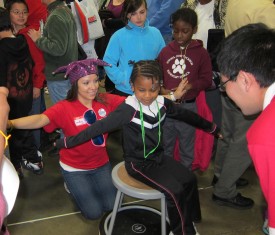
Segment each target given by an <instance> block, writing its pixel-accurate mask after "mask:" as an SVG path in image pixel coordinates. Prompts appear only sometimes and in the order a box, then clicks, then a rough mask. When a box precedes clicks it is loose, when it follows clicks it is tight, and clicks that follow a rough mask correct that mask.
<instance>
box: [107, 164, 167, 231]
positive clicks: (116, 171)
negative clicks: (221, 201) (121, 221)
mask: <svg viewBox="0 0 275 235" xmlns="http://www.w3.org/2000/svg"><path fill="white" fill-rule="evenodd" d="M112 180H113V184H114V186H115V187H116V188H117V195H116V199H115V204H114V209H113V212H112V213H111V214H110V216H111V221H110V225H109V228H108V231H107V234H108V235H111V234H112V231H113V228H114V224H115V219H116V215H117V213H118V211H120V210H127V206H123V207H121V204H122V200H123V197H124V195H128V196H130V197H133V198H138V199H143V200H156V199H160V200H161V211H160V212H159V211H157V210H155V209H153V208H150V207H145V206H142V207H143V208H147V209H148V210H150V211H152V212H154V213H157V214H160V215H161V235H166V201H165V196H164V194H163V193H161V192H159V191H158V190H155V189H153V188H151V187H149V186H148V185H146V184H144V183H142V182H140V181H138V180H136V179H134V178H132V177H131V176H129V175H128V173H127V171H126V169H125V165H124V162H121V163H119V164H117V165H116V166H115V167H114V168H113V170H112ZM132 207H133V206H130V207H129V208H132ZM137 207H140V206H137Z"/></svg>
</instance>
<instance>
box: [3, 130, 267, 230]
mask: <svg viewBox="0 0 275 235" xmlns="http://www.w3.org/2000/svg"><path fill="white" fill-rule="evenodd" d="M117 140H118V136H117V133H114V134H112V135H110V138H109V140H108V150H109V153H110V159H111V163H112V165H115V164H117V163H118V162H120V161H121V160H122V158H121V147H120V146H119V145H118V142H117ZM43 157H44V162H45V171H44V174H43V175H41V176H37V175H34V174H32V173H30V172H27V171H24V173H25V178H24V179H23V180H22V181H21V182H20V188H19V193H18V196H17V200H16V203H15V206H14V208H13V211H12V212H11V214H10V215H9V216H8V219H7V222H8V229H9V231H10V233H11V235H32V234H33V235H36V234H39V235H68V234H70V235H96V234H98V231H99V230H98V227H99V222H100V220H97V221H88V220H86V219H84V218H83V217H82V216H81V214H80V213H79V210H78V209H77V208H76V207H75V205H74V203H73V201H72V200H71V198H70V195H69V194H68V193H67V192H66V191H65V189H64V186H63V179H62V176H61V173H60V171H59V164H58V161H59V159H58V157H57V156H48V155H47V152H44V153H43ZM196 175H197V178H198V187H199V192H200V200H201V208H202V217H203V218H202V222H201V223H198V224H196V227H197V229H198V232H199V233H200V235H258V234H263V233H262V231H261V227H262V224H263V210H264V208H265V201H264V199H263V196H262V193H261V190H260V187H259V182H258V179H257V177H256V174H255V171H254V169H253V167H250V168H249V169H248V170H247V171H246V173H245V174H244V178H246V179H248V180H249V185H248V186H247V187H246V188H244V189H241V190H239V191H240V192H241V193H242V194H243V195H245V196H248V197H251V198H253V200H254V201H255V205H254V207H253V208H252V209H249V210H237V209H232V208H228V207H220V206H217V205H216V204H214V203H213V202H212V200H211V195H212V192H213V188H212V187H211V180H212V177H213V166H212V164H211V166H210V167H209V169H208V170H207V171H205V172H196ZM133 200H135V199H132V198H127V200H126V201H127V202H129V201H133ZM146 204H147V205H150V206H152V207H156V208H159V204H158V202H156V201H150V202H146Z"/></svg>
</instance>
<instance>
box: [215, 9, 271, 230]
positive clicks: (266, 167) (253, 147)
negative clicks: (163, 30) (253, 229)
mask: <svg viewBox="0 0 275 235" xmlns="http://www.w3.org/2000/svg"><path fill="white" fill-rule="evenodd" d="M274 9H275V8H274ZM217 59H218V60H217V61H218V66H219V68H220V71H221V75H222V77H221V85H220V86H221V88H222V89H223V90H225V91H226V93H227V95H228V96H229V97H230V98H231V99H232V100H233V101H234V102H235V104H236V105H237V106H238V107H239V108H240V109H241V111H242V113H243V114H244V115H246V116H249V115H254V114H257V113H260V112H261V114H260V115H259V116H258V117H257V119H256V120H255V121H254V122H253V124H252V125H251V126H250V128H249V129H248V131H247V133H246V138H247V143H248V145H247V146H248V150H249V153H250V156H251V158H252V161H253V163H254V166H255V169H256V172H257V174H258V176H259V180H260V185H261V188H262V191H263V194H264V196H265V199H266V201H267V205H268V223H269V224H268V226H269V235H274V234H275V187H274V182H275V171H274V166H275V144H274V143H275V125H274V119H275V98H274V97H275V30H274V29H271V28H268V27H267V26H266V25H264V24H262V23H258V24H248V25H246V26H243V27H242V28H239V29H238V30H236V31H234V32H233V33H232V34H230V35H229V36H228V37H227V38H226V39H225V41H224V42H223V44H222V46H221V50H220V53H219V55H218V58H217Z"/></svg>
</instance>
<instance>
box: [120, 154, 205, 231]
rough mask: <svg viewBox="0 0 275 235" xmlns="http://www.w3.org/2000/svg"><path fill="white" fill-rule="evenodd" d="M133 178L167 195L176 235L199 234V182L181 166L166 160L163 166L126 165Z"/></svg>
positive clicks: (152, 163) (168, 207)
mask: <svg viewBox="0 0 275 235" xmlns="http://www.w3.org/2000/svg"><path fill="white" fill-rule="evenodd" d="M125 166H126V170H127V172H128V173H129V175H131V176H132V177H133V178H135V179H137V180H139V181H141V182H143V183H145V184H147V185H149V186H151V187H152V188H155V189H157V190H159V191H160V192H162V193H164V194H165V197H166V202H167V210H168V216H169V220H170V226H171V229H172V231H173V233H174V234H175V235H179V234H181V235H182V234H185V235H187V234H188V235H189V234H190V235H193V234H195V230H194V226H193V220H196V219H199V218H201V210H200V202H199V193H198V189H197V179H196V176H195V175H194V173H193V172H191V171H189V170H188V169H187V168H186V167H184V166H183V165H182V164H180V163H179V162H176V161H175V160H173V159H172V158H170V157H163V159H162V160H161V162H159V163H157V162H155V161H144V162H142V163H133V162H127V163H125Z"/></svg>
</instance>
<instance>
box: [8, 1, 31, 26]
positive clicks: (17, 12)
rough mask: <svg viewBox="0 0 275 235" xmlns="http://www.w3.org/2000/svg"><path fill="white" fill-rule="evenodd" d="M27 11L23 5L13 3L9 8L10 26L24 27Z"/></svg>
mask: <svg viewBox="0 0 275 235" xmlns="http://www.w3.org/2000/svg"><path fill="white" fill-rule="evenodd" d="M28 15H29V12H28V9H27V7H26V5H25V4H23V3H14V4H13V5H12V7H11V11H10V19H11V23H12V25H14V26H15V27H16V28H18V27H19V28H22V27H25V25H26V23H27V20H28Z"/></svg>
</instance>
